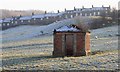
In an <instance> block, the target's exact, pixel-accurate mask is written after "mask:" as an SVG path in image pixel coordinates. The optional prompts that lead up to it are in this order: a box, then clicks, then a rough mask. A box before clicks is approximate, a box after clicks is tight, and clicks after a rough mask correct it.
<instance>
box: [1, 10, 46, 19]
mask: <svg viewBox="0 0 120 72" xmlns="http://www.w3.org/2000/svg"><path fill="white" fill-rule="evenodd" d="M32 13H34V14H42V13H44V11H42V10H6V9H0V19H2V18H7V17H12V16H20V15H22V16H29V15H32Z"/></svg>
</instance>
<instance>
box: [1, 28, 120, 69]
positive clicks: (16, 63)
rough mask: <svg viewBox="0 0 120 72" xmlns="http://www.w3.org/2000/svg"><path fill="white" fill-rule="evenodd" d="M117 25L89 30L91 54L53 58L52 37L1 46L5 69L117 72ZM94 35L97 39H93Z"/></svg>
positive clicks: (7, 43) (12, 42) (13, 42)
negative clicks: (103, 71) (111, 71)
mask: <svg viewBox="0 0 120 72" xmlns="http://www.w3.org/2000/svg"><path fill="white" fill-rule="evenodd" d="M117 28H118V26H113V27H107V28H101V29H96V30H92V31H91V55H89V56H82V57H64V58H61V57H52V51H53V36H43V37H42V36H41V37H40V38H38V37H37V38H32V39H29V40H22V41H11V42H6V43H3V44H2V68H3V69H5V70H21V69H22V70H38V69H39V70H116V69H118V36H117V34H118V30H117ZM96 36H97V38H96Z"/></svg>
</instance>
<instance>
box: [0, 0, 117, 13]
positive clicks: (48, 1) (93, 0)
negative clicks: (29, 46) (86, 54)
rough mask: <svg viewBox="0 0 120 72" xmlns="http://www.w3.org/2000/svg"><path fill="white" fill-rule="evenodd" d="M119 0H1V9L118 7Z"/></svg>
mask: <svg viewBox="0 0 120 72" xmlns="http://www.w3.org/2000/svg"><path fill="white" fill-rule="evenodd" d="M118 2H119V0H0V9H9V10H29V9H34V10H36V9H39V10H44V11H49V12H50V11H57V10H60V11H64V8H66V9H73V8H74V6H75V7H76V8H81V7H82V6H83V5H84V7H91V5H94V6H96V7H100V6H102V5H104V6H109V5H111V7H116V8H117V9H118Z"/></svg>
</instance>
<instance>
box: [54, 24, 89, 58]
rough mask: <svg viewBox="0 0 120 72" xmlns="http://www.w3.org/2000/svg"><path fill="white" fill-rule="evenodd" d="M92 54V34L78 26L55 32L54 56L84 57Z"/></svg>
mask: <svg viewBox="0 0 120 72" xmlns="http://www.w3.org/2000/svg"><path fill="white" fill-rule="evenodd" d="M88 54H90V32H89V31H83V30H82V29H80V28H79V27H77V26H76V25H70V26H63V27H61V28H58V29H55V30H54V50H53V56H82V55H88Z"/></svg>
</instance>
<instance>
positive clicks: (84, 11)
mask: <svg viewBox="0 0 120 72" xmlns="http://www.w3.org/2000/svg"><path fill="white" fill-rule="evenodd" d="M110 11H111V8H110V6H109V7H104V6H103V5H102V7H94V6H93V5H92V7H91V8H85V7H84V6H83V7H82V8H75V7H74V9H72V10H67V9H65V11H64V12H60V11H59V10H58V12H57V13H47V12H46V11H45V13H44V14H34V13H32V15H31V16H21V15H20V16H18V17H11V18H5V19H3V22H2V28H3V29H4V28H5V29H6V28H10V27H14V26H18V25H25V24H27V25H48V24H50V23H53V22H57V21H60V20H64V19H69V18H74V17H76V16H103V17H110Z"/></svg>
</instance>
